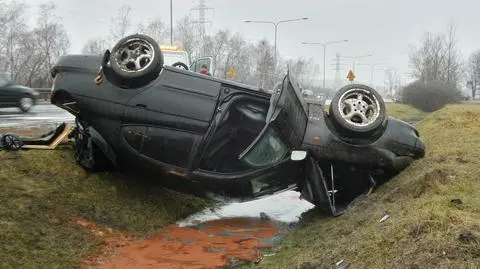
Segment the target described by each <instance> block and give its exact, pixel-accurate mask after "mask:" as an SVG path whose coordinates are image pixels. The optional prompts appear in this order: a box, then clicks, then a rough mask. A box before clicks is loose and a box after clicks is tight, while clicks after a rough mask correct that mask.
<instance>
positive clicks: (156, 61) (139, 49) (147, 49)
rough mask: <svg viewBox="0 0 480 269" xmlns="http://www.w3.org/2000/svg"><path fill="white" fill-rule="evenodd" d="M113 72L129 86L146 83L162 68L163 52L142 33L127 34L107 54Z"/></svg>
mask: <svg viewBox="0 0 480 269" xmlns="http://www.w3.org/2000/svg"><path fill="white" fill-rule="evenodd" d="M109 62H110V68H111V70H112V71H113V73H114V74H115V75H116V76H117V77H119V78H120V80H123V82H124V83H126V84H128V85H130V86H138V84H141V85H146V84H148V83H150V82H151V81H152V80H154V79H155V78H157V76H158V74H159V73H160V71H161V70H162V68H163V62H164V60H163V54H162V51H161V50H160V46H159V45H158V43H157V42H156V41H155V40H154V39H153V38H151V37H149V36H147V35H142V34H134V35H129V36H126V37H124V38H122V39H121V40H120V41H118V42H117V44H115V46H114V47H113V48H112V50H111V54H110V56H109Z"/></svg>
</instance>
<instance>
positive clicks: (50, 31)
mask: <svg viewBox="0 0 480 269" xmlns="http://www.w3.org/2000/svg"><path fill="white" fill-rule="evenodd" d="M0 4H1V7H0V39H1V40H0V41H1V42H0V44H1V47H0V66H2V67H3V72H7V73H10V76H11V78H12V80H13V81H15V82H16V83H19V84H22V85H26V86H30V87H35V88H44V87H47V88H48V87H50V86H51V83H52V81H51V77H50V70H51V68H52V67H53V65H54V64H55V62H56V60H58V58H59V56H61V55H65V54H68V53H70V48H71V41H70V39H69V34H73V33H67V31H66V29H65V28H64V27H63V25H62V23H61V21H62V18H61V17H59V16H57V15H56V10H57V9H56V5H55V3H54V2H53V1H50V2H45V3H43V4H41V5H39V6H38V7H37V8H38V11H39V12H38V16H37V18H36V24H35V25H36V26H32V25H29V24H27V23H26V21H27V20H26V19H27V18H28V17H29V15H30V14H31V13H30V12H29V9H30V8H32V7H30V6H28V5H27V4H25V3H23V2H20V1H15V0H12V1H9V2H3V1H1V0H0ZM131 11H132V9H131V6H130V5H128V4H125V5H122V6H120V8H118V10H117V12H116V14H115V15H114V16H113V17H112V18H111V19H110V25H109V26H110V29H109V32H108V33H105V34H103V35H99V36H97V37H94V38H92V39H90V40H86V41H85V44H84V46H83V49H82V53H86V54H103V52H105V50H106V49H109V48H111V47H113V45H114V44H115V43H116V42H117V41H118V40H119V39H121V38H122V37H124V36H127V35H129V34H133V33H144V34H147V35H150V36H151V37H153V38H154V39H155V40H156V41H157V42H158V43H159V44H169V43H170V27H169V26H168V27H167V24H166V23H165V22H164V21H163V20H162V19H161V18H156V19H154V20H152V21H144V22H143V23H141V24H140V25H138V24H135V25H134V24H133V22H132V21H131V19H130V18H131V14H130V13H131ZM197 27H198V25H196V24H194V23H193V22H192V21H191V20H190V19H189V18H188V17H184V18H181V19H179V20H178V21H177V22H176V23H175V25H174V45H177V46H181V47H182V48H183V49H184V50H185V51H187V52H188V53H189V55H190V57H191V58H194V57H201V56H212V57H213V58H214V60H215V70H214V74H213V75H214V76H216V77H220V78H227V74H228V71H229V70H230V68H232V67H233V68H234V69H235V70H236V74H237V76H236V77H234V78H232V79H233V80H236V81H240V82H243V83H248V84H252V85H257V86H260V87H263V88H265V89H271V88H272V87H273V86H274V83H275V82H277V81H279V80H280V79H281V78H282V75H283V74H284V73H285V72H286V66H287V64H288V65H290V68H292V69H293V70H294V72H295V74H297V76H298V77H297V80H298V81H299V82H300V83H301V84H302V85H305V86H307V87H308V86H311V85H312V78H313V77H314V76H316V75H317V74H319V72H318V71H319V67H318V65H317V64H316V63H315V62H314V61H313V59H312V58H310V59H306V58H298V59H294V60H291V59H290V60H286V59H284V58H283V57H282V56H281V55H277V64H276V65H275V57H274V48H273V45H272V44H271V43H270V42H269V41H268V40H267V39H262V40H258V41H257V42H254V43H252V42H248V41H247V40H246V39H245V37H244V36H243V35H241V34H240V33H236V32H232V31H230V30H228V29H223V30H219V31H217V32H216V33H214V34H212V35H207V36H205V37H204V38H201V37H200V36H199V35H198V32H199V31H198V28H197Z"/></svg>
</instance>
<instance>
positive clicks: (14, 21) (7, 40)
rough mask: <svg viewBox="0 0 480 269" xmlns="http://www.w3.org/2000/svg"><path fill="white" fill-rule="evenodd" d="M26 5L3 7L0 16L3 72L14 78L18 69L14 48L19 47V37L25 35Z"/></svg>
mask: <svg viewBox="0 0 480 269" xmlns="http://www.w3.org/2000/svg"><path fill="white" fill-rule="evenodd" d="M25 12H26V5H25V4H23V3H17V2H15V1H12V2H9V3H8V4H7V5H6V6H4V14H2V24H3V27H2V28H3V29H2V30H3V35H2V36H1V42H0V44H4V45H3V46H2V47H1V52H2V53H1V54H2V60H3V67H4V70H5V71H7V72H10V74H11V75H12V76H14V73H15V70H16V69H17V67H18V61H17V57H16V56H17V55H16V48H17V47H18V46H19V44H20V43H19V41H20V37H21V36H22V35H23V34H25V33H26V31H27V25H26V24H25V15H26V14H25Z"/></svg>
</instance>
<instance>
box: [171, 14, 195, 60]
mask: <svg viewBox="0 0 480 269" xmlns="http://www.w3.org/2000/svg"><path fill="white" fill-rule="evenodd" d="M174 35H175V36H174V38H175V43H177V44H181V45H182V46H183V49H184V50H185V51H187V52H188V55H189V57H190V61H192V57H194V56H197V54H198V51H200V44H199V43H198V40H197V39H196V38H195V31H194V28H193V27H192V25H191V21H190V19H189V18H188V17H184V18H182V19H180V20H179V21H178V22H177V24H176V26H175V31H174Z"/></svg>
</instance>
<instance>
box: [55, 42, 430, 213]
mask: <svg viewBox="0 0 480 269" xmlns="http://www.w3.org/2000/svg"><path fill="white" fill-rule="evenodd" d="M52 75H53V77H54V87H53V93H52V99H51V102H52V103H53V104H55V105H57V106H59V107H61V108H63V109H65V110H68V111H69V112H71V113H72V114H74V115H75V116H76V119H77V120H76V123H77V127H76V129H75V131H74V138H75V141H76V158H77V161H78V162H79V163H80V164H81V165H82V166H84V167H85V168H87V169H91V170H97V169H104V168H105V167H108V166H109V165H112V164H113V165H114V166H115V167H116V168H117V169H119V170H120V171H122V172H124V173H134V174H136V175H138V176H141V177H149V178H154V179H158V180H161V181H162V184H165V185H166V186H167V187H170V188H174V189H177V190H180V191H184V192H189V193H193V194H195V195H199V196H203V197H207V198H211V199H216V200H217V199H218V200H235V201H248V200H252V199H256V198H259V197H262V196H265V195H271V194H273V193H276V192H280V191H285V190H292V189H294V190H298V191H300V192H301V193H302V197H303V198H305V199H307V200H308V201H310V202H312V203H313V204H315V205H317V206H318V207H320V208H322V209H323V210H325V211H327V212H328V213H330V214H332V215H338V214H340V213H341V212H342V210H343V208H344V206H345V205H347V204H348V203H349V202H350V201H352V200H353V199H354V198H355V197H357V196H358V195H360V194H361V193H363V192H365V191H367V190H369V189H370V190H371V188H373V186H375V185H376V184H377V183H380V182H384V181H385V180H387V179H389V178H391V177H392V176H393V175H395V174H397V173H399V172H400V171H402V170H403V169H405V168H406V167H407V166H408V165H409V164H410V163H411V162H412V161H413V160H415V159H419V158H422V157H423V156H424V155H425V146H424V144H423V142H422V140H421V139H420V138H419V134H418V132H417V130H416V129H415V128H414V127H412V126H411V125H409V124H408V123H406V122H403V121H400V120H397V119H394V118H391V117H388V116H387V115H386V108H385V104H384V102H383V100H382V98H381V96H380V95H379V94H378V93H377V92H376V91H375V90H373V89H371V88H369V87H367V86H364V85H357V84H352V85H348V86H346V87H344V88H342V89H340V90H339V91H338V93H337V94H336V96H335V97H334V99H333V100H332V103H331V106H330V110H329V112H328V113H326V112H325V113H323V114H322V115H321V116H320V117H316V118H314V117H309V116H308V115H309V111H308V106H307V104H306V103H305V101H304V100H303V98H302V94H301V92H300V91H299V85H298V84H297V82H296V81H295V77H294V75H293V74H292V73H290V72H288V73H287V75H286V76H285V78H284V79H283V81H282V82H281V86H280V87H278V88H277V91H275V92H274V93H273V94H268V93H265V92H263V91H260V90H259V88H257V87H253V86H248V85H244V84H240V83H237V82H234V81H228V80H223V79H219V78H215V77H211V76H205V75H202V74H199V73H195V72H192V71H187V70H184V69H180V68H175V67H170V66H163V57H162V52H161V51H160V47H159V46H158V44H157V43H156V42H155V41H154V40H153V39H151V38H150V37H148V36H145V35H140V34H137V35H131V36H128V37H125V38H123V39H122V40H120V41H119V42H118V43H117V44H116V46H115V47H114V48H113V49H112V50H111V51H106V53H105V55H103V57H102V56H101V55H98V56H97V55H67V56H64V57H62V58H61V59H60V60H59V62H58V63H57V64H56V66H55V67H54V68H53V70H52Z"/></svg>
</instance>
